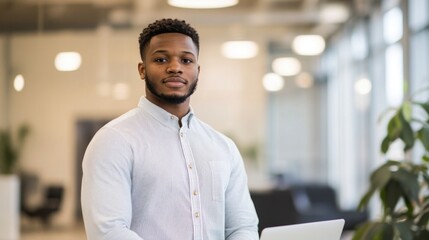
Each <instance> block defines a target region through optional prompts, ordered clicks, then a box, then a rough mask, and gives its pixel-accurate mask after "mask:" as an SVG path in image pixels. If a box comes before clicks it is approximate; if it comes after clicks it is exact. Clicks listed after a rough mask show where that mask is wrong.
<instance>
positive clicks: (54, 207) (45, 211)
mask: <svg viewBox="0 0 429 240" xmlns="http://www.w3.org/2000/svg"><path fill="white" fill-rule="evenodd" d="M63 194H64V187H63V186H55V185H50V186H47V187H46V189H45V193H44V199H43V202H42V203H41V205H40V206H38V207H34V208H29V207H27V206H26V205H25V204H24V205H23V206H22V209H21V210H22V212H23V213H24V214H25V215H26V216H28V217H30V218H39V219H41V220H42V222H43V223H44V225H45V226H46V227H48V226H49V225H50V219H51V216H52V215H53V214H54V213H56V212H58V211H59V210H60V208H61V203H62V199H63Z"/></svg>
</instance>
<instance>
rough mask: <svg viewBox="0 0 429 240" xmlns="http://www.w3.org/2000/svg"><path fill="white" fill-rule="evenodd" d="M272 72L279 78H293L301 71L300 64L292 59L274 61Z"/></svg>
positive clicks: (285, 58)
mask: <svg viewBox="0 0 429 240" xmlns="http://www.w3.org/2000/svg"><path fill="white" fill-rule="evenodd" d="M272 68H273V71H274V72H275V73H277V74H279V75H281V76H294V75H296V74H298V73H299V72H300V71H301V63H300V62H299V61H298V59H296V58H293V57H284V58H277V59H274V61H273V63H272Z"/></svg>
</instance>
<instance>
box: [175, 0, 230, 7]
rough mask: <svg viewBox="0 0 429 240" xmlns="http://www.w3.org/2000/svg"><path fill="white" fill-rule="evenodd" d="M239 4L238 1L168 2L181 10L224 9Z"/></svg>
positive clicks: (188, 0) (176, 0) (193, 0)
mask: <svg viewBox="0 0 429 240" xmlns="http://www.w3.org/2000/svg"><path fill="white" fill-rule="evenodd" d="M237 3H238V0H168V4H170V5H171V6H174V7H180V8H224V7H231V6H234V5H236V4H237Z"/></svg>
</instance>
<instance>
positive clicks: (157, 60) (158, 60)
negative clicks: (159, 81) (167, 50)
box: [154, 58, 167, 63]
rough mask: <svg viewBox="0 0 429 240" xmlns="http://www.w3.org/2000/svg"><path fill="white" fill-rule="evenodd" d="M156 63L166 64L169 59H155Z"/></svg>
mask: <svg viewBox="0 0 429 240" xmlns="http://www.w3.org/2000/svg"><path fill="white" fill-rule="evenodd" d="M154 62H157V63H165V62H167V59H166V58H155V59H154Z"/></svg>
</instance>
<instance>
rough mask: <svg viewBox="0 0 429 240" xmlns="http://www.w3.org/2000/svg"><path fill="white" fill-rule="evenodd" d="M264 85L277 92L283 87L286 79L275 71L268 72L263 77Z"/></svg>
mask: <svg viewBox="0 0 429 240" xmlns="http://www.w3.org/2000/svg"><path fill="white" fill-rule="evenodd" d="M262 85H263V86H264V88H265V90H267V91H269V92H276V91H280V90H282V89H283V86H284V80H283V78H282V76H280V75H278V74H275V73H267V74H265V75H264V77H263V79H262Z"/></svg>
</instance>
